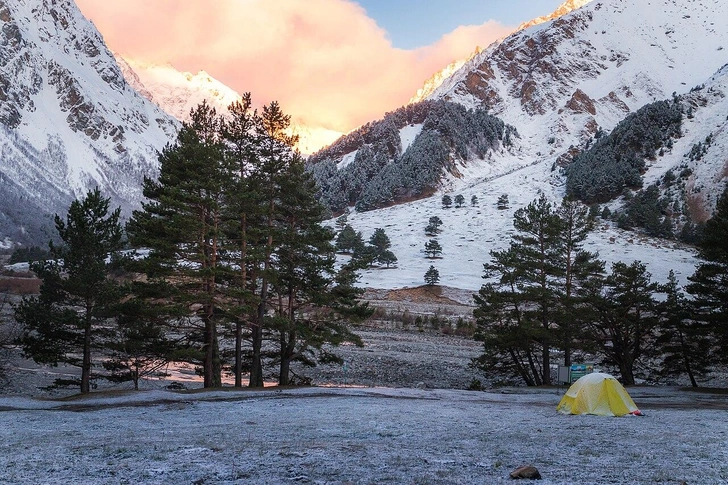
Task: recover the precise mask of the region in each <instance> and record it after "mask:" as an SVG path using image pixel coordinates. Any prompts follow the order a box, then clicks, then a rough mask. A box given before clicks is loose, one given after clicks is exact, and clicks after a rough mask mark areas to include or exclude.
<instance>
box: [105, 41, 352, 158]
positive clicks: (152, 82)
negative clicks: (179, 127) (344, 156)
mask: <svg viewBox="0 0 728 485" xmlns="http://www.w3.org/2000/svg"><path fill="white" fill-rule="evenodd" d="M115 56H116V60H117V61H118V63H119V65H120V66H122V72H123V73H124V77H125V78H126V80H127V82H128V83H129V84H131V85H132V86H134V88H135V89H136V90H137V91H139V92H140V93H142V94H143V95H144V96H145V97H146V98H147V99H149V100H150V101H153V102H155V103H156V104H157V105H159V106H160V107H161V108H162V109H163V110H164V111H166V112H167V113H169V114H170V115H172V116H174V117H175V118H176V119H178V120H180V121H187V120H189V114H190V110H191V109H192V108H194V107H195V106H197V105H198V104H200V103H202V101H207V103H208V104H209V105H210V106H213V107H214V108H215V109H216V110H217V111H218V112H219V113H226V112H227V107H228V106H229V105H230V104H231V103H233V102H235V101H238V100H239V99H240V94H239V93H238V92H237V91H235V90H234V89H232V88H231V87H229V86H227V85H225V84H223V83H222V82H220V81H218V80H217V79H215V78H214V77H212V76H211V75H210V74H208V73H206V72H205V71H200V72H198V73H197V74H192V73H189V72H180V71H178V70H177V69H175V68H174V67H173V66H171V65H169V64H167V65H157V64H149V63H145V62H140V61H136V60H134V59H128V58H125V57H123V56H121V55H119V54H115ZM254 101H255V100H254ZM284 109H285V107H284ZM291 125H292V126H291V132H292V133H295V134H297V135H298V136H299V143H298V148H299V150H301V153H304V154H311V153H313V152H315V151H316V150H318V149H320V148H321V147H323V146H326V145H329V144H331V143H333V142H334V141H335V140H336V139H337V138H339V137H340V136H341V135H342V133H340V132H338V131H333V130H329V129H327V128H324V127H314V126H309V125H306V124H305V123H303V122H301V121H300V120H295V119H294V120H292V122H291Z"/></svg>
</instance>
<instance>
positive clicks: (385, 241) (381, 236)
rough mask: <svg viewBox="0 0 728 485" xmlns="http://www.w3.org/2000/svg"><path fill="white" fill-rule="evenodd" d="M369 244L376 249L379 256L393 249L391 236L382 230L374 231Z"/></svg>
mask: <svg viewBox="0 0 728 485" xmlns="http://www.w3.org/2000/svg"><path fill="white" fill-rule="evenodd" d="M369 244H370V245H371V246H373V247H374V248H375V249H376V252H377V254H381V253H383V252H384V251H386V250H387V249H389V248H390V247H392V242H391V241H390V240H389V236H387V233H386V232H384V229H382V228H377V229H374V233H373V234H372V236H371V237H370V238H369Z"/></svg>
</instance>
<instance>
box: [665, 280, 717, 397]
mask: <svg viewBox="0 0 728 485" xmlns="http://www.w3.org/2000/svg"><path fill="white" fill-rule="evenodd" d="M661 291H662V292H664V293H665V295H666V296H667V297H666V298H665V300H664V301H662V302H660V304H659V311H660V323H659V331H658V335H657V346H658V349H659V352H660V353H661V354H662V362H661V374H662V375H664V376H669V375H681V374H685V375H687V376H688V378H690V383H691V385H692V386H693V387H698V381H697V379H696V378H697V377H699V376H702V375H704V374H706V373H707V371H708V370H709V368H710V366H709V364H710V358H711V357H710V356H711V352H710V348H711V345H710V343H711V339H710V334H709V332H706V331H705V330H706V329H705V324H704V323H703V322H701V321H700V320H696V319H694V318H693V315H694V314H698V312H693V309H692V308H691V306H692V302H691V301H689V300H688V299H687V298H686V297H685V295H683V294H682V292H681V291H680V287H679V286H678V283H677V278H676V277H675V273H674V272H673V271H672V270H670V274H669V276H668V281H667V283H666V284H665V285H662V287H661Z"/></svg>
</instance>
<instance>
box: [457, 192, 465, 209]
mask: <svg viewBox="0 0 728 485" xmlns="http://www.w3.org/2000/svg"><path fill="white" fill-rule="evenodd" d="M464 203H465V197H464V196H463V194H458V195H456V196H455V207H462V206H463V204H464Z"/></svg>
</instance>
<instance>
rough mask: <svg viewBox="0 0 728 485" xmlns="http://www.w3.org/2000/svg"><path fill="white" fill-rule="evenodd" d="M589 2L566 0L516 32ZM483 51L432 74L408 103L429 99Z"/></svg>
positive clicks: (523, 24) (478, 49)
mask: <svg viewBox="0 0 728 485" xmlns="http://www.w3.org/2000/svg"><path fill="white" fill-rule="evenodd" d="M591 1H592V0H567V1H566V2H564V3H562V4H561V5H560V6H559V7H558V8H557V9H556V10H554V11H553V12H552V13H550V14H549V15H544V16H541V17H537V18H535V19H533V20H530V21H528V22H524V23H522V24H521V25H519V26H518V28H517V29H516V31H521V30H524V29H527V28H529V27H533V26H534V25H539V24H543V23H545V22H548V21H550V20H554V19H557V18H559V17H561V16H563V15H566V14H568V13H570V12H572V11H574V10H577V9H579V8H581V7H583V6H584V5H586V4H588V3H589V2H591ZM501 40H502V39H501ZM498 42H500V41H497V42H495V44H497V43H498ZM483 50H484V49H483V48H481V47H480V46H476V47H475V50H474V51H473V52H472V53H471V54H470V55H469V56H468V57H467V58H465V59H458V60H456V61H453V62H451V63H450V64H448V65H447V66H445V67H444V68H443V69H442V70H440V71H438V72H436V73H435V74H433V75H432V76H431V77H430V78H429V79H428V80H427V81H425V83H424V85H423V86H422V87H421V88H420V89H418V90H417V92H416V93H415V95H414V96H412V98H410V100H409V103H410V104H412V103H417V102H419V101H422V100H424V99H427V98H428V97H430V96H431V95H432V94H433V93H434V92H435V91H436V90H437V88H439V87H440V86H441V85H442V83H443V82H445V80H446V79H448V78H449V77H451V76H452V75H453V74H455V72H457V71H458V70H459V69H460V68H462V67H463V66H464V65H465V64H466V63H468V62H469V61H471V60H472V59H473V58H474V57H476V56H478V55H479V54H480V53H481V52H483Z"/></svg>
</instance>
